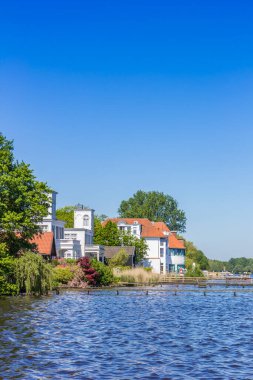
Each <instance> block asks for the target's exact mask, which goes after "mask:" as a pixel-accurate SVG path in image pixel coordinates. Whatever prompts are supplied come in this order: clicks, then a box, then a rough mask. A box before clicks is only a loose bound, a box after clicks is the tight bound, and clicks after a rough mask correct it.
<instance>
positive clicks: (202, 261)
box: [185, 240, 209, 270]
mask: <svg viewBox="0 0 253 380" xmlns="http://www.w3.org/2000/svg"><path fill="white" fill-rule="evenodd" d="M185 248H186V257H187V258H189V259H191V260H192V261H193V262H194V263H195V264H198V266H199V268H200V269H201V270H207V269H209V261H208V258H207V257H206V256H205V254H204V253H203V252H202V251H200V250H199V249H198V248H197V247H196V246H195V245H194V244H193V243H192V242H191V241H187V240H185Z"/></svg>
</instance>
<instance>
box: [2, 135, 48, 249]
mask: <svg viewBox="0 0 253 380" xmlns="http://www.w3.org/2000/svg"><path fill="white" fill-rule="evenodd" d="M50 192H51V190H50V189H49V187H48V186H47V185H46V184H45V183H43V182H39V181H37V180H36V178H35V176H34V174H33V171H32V170H31V169H30V167H29V165H27V164H25V163H24V162H18V161H16V160H15V159H14V155H13V142H12V141H8V140H7V139H6V138H5V137H4V136H3V135H2V134H0V231H1V232H0V243H5V244H6V246H7V251H8V252H9V253H10V254H12V255H15V254H16V253H17V252H18V251H19V250H20V249H24V248H27V247H28V246H29V243H28V240H29V239H30V238H32V236H34V235H35V234H37V233H38V232H40V227H39V225H38V223H39V222H41V221H42V218H43V217H44V216H47V214H48V207H49V205H50V201H49V197H48V194H49V193H50ZM16 231H19V234H18V235H17V234H16Z"/></svg>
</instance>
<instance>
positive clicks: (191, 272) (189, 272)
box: [185, 257, 204, 277]
mask: <svg viewBox="0 0 253 380" xmlns="http://www.w3.org/2000/svg"><path fill="white" fill-rule="evenodd" d="M185 267H186V276H187V277H204V274H203V272H202V271H201V269H200V266H199V264H197V263H195V262H194V261H193V260H192V259H190V258H189V257H186V260H185Z"/></svg>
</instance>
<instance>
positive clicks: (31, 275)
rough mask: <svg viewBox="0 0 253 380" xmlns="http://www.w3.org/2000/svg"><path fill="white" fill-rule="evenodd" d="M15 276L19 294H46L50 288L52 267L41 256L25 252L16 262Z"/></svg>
mask: <svg viewBox="0 0 253 380" xmlns="http://www.w3.org/2000/svg"><path fill="white" fill-rule="evenodd" d="M15 276H16V281H17V286H18V290H19V292H25V293H27V294H47V293H48V291H49V290H50V289H51V288H52V267H51V265H50V264H49V263H47V262H45V260H43V258H42V256H41V255H38V254H36V253H33V252H29V251H27V252H25V253H24V254H23V255H22V256H21V257H20V258H19V259H17V260H16V269H15Z"/></svg>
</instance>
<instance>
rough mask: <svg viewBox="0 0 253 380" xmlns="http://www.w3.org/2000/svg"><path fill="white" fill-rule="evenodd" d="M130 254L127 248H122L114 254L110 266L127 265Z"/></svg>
mask: <svg viewBox="0 0 253 380" xmlns="http://www.w3.org/2000/svg"><path fill="white" fill-rule="evenodd" d="M128 259H129V256H128V254H127V253H126V250H125V249H124V248H121V249H120V250H119V252H117V253H116V255H114V256H113V257H112V258H111V259H110V261H109V266H110V267H124V266H126V265H127V262H128Z"/></svg>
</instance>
